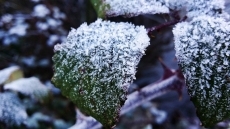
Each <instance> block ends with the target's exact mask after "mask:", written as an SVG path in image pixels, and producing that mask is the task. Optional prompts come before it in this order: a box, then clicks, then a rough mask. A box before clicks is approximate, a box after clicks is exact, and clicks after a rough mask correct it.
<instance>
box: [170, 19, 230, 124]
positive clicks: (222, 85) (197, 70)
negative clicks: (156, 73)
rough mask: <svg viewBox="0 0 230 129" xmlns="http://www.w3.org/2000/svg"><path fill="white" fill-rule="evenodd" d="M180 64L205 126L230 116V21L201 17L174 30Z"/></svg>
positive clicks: (183, 23)
mask: <svg viewBox="0 0 230 129" xmlns="http://www.w3.org/2000/svg"><path fill="white" fill-rule="evenodd" d="M173 33H174V36H175V50H176V56H177V58H178V63H179V65H180V67H181V68H182V71H183V73H184V76H185V79H186V84H187V86H188V90H189V94H190V96H191V99H192V101H193V102H194V104H195V106H196V107H197V114H198V116H199V117H200V120H201V121H202V123H203V124H204V125H205V126H210V125H213V124H215V123H217V122H219V121H222V120H224V119H226V118H229V116H230V113H229V111H230V106H229V105H230V95H229V92H230V81H229V78H230V68H229V63H230V55H229V53H230V42H229V40H230V23H228V22H226V21H225V20H224V19H222V18H214V17H210V16H199V17H197V18H194V19H193V20H192V21H191V22H190V23H188V22H182V23H179V24H178V25H177V26H176V27H175V28H174V30H173Z"/></svg>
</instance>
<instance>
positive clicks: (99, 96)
mask: <svg viewBox="0 0 230 129" xmlns="http://www.w3.org/2000/svg"><path fill="white" fill-rule="evenodd" d="M148 45H149V37H148V35H147V31H146V30H145V28H144V27H143V26H134V25H133V24H129V23H114V22H109V21H102V20H101V19H99V20H97V21H96V22H94V23H92V24H90V25H87V24H83V25H81V26H80V27H79V28H78V29H77V30H76V29H72V30H71V31H70V33H69V35H68V37H67V41H66V42H65V43H63V44H58V45H55V48H54V50H55V55H54V57H53V60H54V62H55V65H54V70H55V74H54V77H53V79H52V81H53V82H54V83H55V85H56V86H57V87H59V88H61V91H62V93H63V94H64V95H66V96H68V97H69V98H70V99H71V100H73V101H74V102H75V103H76V104H77V106H78V108H80V109H81V110H83V111H84V112H87V113H88V114H89V115H92V116H93V117H95V119H97V120H98V121H100V122H101V123H102V124H104V126H112V125H113V124H114V121H115V120H116V117H117V116H118V113H119V110H120V107H121V106H122V105H123V103H124V101H125V99H126V97H125V96H126V92H127V86H128V85H129V84H130V83H131V82H132V81H133V79H134V78H135V73H136V66H137V64H138V62H139V60H140V58H141V57H142V55H143V54H144V50H145V48H146V47H147V46H148ZM111 118H112V120H111Z"/></svg>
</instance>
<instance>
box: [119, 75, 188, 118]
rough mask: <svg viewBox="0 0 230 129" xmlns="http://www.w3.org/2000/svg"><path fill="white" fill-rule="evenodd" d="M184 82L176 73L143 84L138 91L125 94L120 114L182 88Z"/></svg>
mask: <svg viewBox="0 0 230 129" xmlns="http://www.w3.org/2000/svg"><path fill="white" fill-rule="evenodd" d="M183 85H184V83H183V80H181V79H180V78H179V77H178V76H177V74H175V75H173V76H171V77H169V78H167V79H165V80H162V81H160V82H158V83H153V84H150V85H148V86H145V87H144V88H142V89H141V90H139V91H135V92H133V93H131V94H129V95H128V96H127V100H126V101H125V104H124V106H123V107H122V108H121V112H120V115H123V114H125V113H127V112H129V111H130V110H132V109H134V108H136V107H138V106H140V105H141V104H143V103H144V102H147V101H149V100H151V99H154V98H156V97H158V96H161V95H163V94H165V93H167V92H169V91H172V90H175V89H176V90H178V89H179V90H180V89H182V87H183Z"/></svg>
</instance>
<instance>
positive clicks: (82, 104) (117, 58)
mask: <svg viewBox="0 0 230 129" xmlns="http://www.w3.org/2000/svg"><path fill="white" fill-rule="evenodd" d="M92 1H93V2H94V4H93V5H94V6H95V7H96V9H97V11H98V12H99V14H103V15H105V16H104V17H112V16H120V15H122V16H125V17H127V16H128V17H132V16H137V15H141V14H158V13H169V14H170V16H172V17H173V18H174V19H175V21H173V22H169V23H164V24H162V25H160V26H157V27H153V28H151V29H146V30H147V31H155V30H158V29H159V28H160V27H165V26H169V25H173V24H177V23H178V25H176V27H175V28H174V29H173V34H174V39H175V50H176V56H177V58H178V64H179V66H180V67H181V69H182V72H183V74H184V76H185V80H186V84H187V86H188V90H189V94H190V95H191V97H192V101H193V102H194V104H195V106H196V107H197V113H198V116H199V117H200V120H201V122H202V124H203V125H204V126H213V125H214V124H215V123H217V122H219V121H222V120H224V119H226V118H229V116H230V115H229V113H228V112H229V111H230V109H229V106H228V105H229V101H228V100H229V99H230V98H229V93H228V92H229V90H230V88H229V85H230V81H229V78H230V71H229V62H230V58H229V55H230V48H229V30H230V24H229V23H228V22H227V20H226V19H227V18H228V17H229V16H228V14H227V13H226V12H224V1H223V0H199V1H198V0H191V1H186V0H178V1H176V0H152V1H151V0H127V1H122V0H92ZM98 4H99V5H98ZM175 12H176V13H175ZM174 14H176V15H174ZM181 21H183V22H181ZM146 30H145V29H144V28H143V27H140V26H134V25H131V24H128V23H113V22H109V21H102V20H100V19H99V20H97V21H96V22H94V23H91V24H90V25H89V26H87V25H86V24H83V25H81V26H80V27H79V28H78V29H77V30H75V29H72V31H71V32H70V33H69V35H68V37H67V41H66V42H65V43H63V44H58V45H56V46H55V48H54V50H55V55H54V57H53V60H54V62H55V65H54V70H55V74H54V77H53V82H54V83H55V85H56V86H57V87H59V88H60V89H61V90H62V93H63V94H64V95H65V96H67V97H69V98H70V99H71V100H72V101H74V103H75V104H76V105H77V107H78V108H79V109H80V110H81V111H82V112H85V113H87V114H89V115H91V116H93V117H94V118H95V119H96V120H98V121H99V122H101V123H102V124H103V125H104V126H105V127H112V126H113V125H114V124H115V121H116V119H117V117H118V116H119V115H118V113H119V111H120V107H121V106H122V105H123V103H124V101H125V97H126V91H127V90H126V89H127V85H128V84H130V83H131V82H132V80H133V79H134V74H135V67H136V65H137V64H138V62H139V60H140V58H141V56H142V55H143V52H144V49H145V48H146V47H147V45H148V44H149V43H148V42H149V39H148V38H147V32H146ZM179 77H180V75H179V74H178V72H175V73H172V74H171V75H170V76H167V78H168V79H169V80H168V81H169V82H170V83H174V82H176V83H177V84H178V85H179V86H181V85H182V82H180V81H175V80H179V79H178V78H179ZM163 82H164V81H162V80H161V81H160V82H159V85H160V86H158V87H155V88H152V87H151V88H149V90H150V91H149V92H148V90H146V89H145V88H143V89H142V90H140V91H136V92H134V93H133V94H131V95H129V96H131V97H128V99H129V100H127V101H126V104H127V103H128V104H127V105H129V103H131V105H135V104H137V105H139V104H140V103H142V102H141V101H142V99H140V101H139V100H138V99H137V98H138V97H142V95H143V94H144V99H143V101H144V100H150V99H151V98H152V96H151V97H149V96H148V93H154V94H157V93H159V92H160V91H164V90H162V89H165V87H167V88H169V83H167V81H165V82H164V83H163ZM165 83H166V84H165ZM175 85H176V84H175ZM124 86H125V88H124ZM163 87H164V88H163ZM173 88H175V87H173ZM159 89H160V90H159ZM154 91H156V92H154ZM135 94H136V95H135ZM145 94H147V95H145ZM138 95H139V96H138ZM133 102H134V103H135V104H133ZM127 105H124V108H121V114H122V111H124V110H125V109H126V107H128V108H129V106H127ZM134 107H135V106H134ZM124 112H126V111H124ZM105 114H106V115H105ZM85 127H86V126H85Z"/></svg>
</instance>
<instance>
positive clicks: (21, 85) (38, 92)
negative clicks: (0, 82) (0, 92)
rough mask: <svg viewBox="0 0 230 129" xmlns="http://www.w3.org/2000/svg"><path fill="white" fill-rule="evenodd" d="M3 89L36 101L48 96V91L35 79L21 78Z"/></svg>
mask: <svg viewBox="0 0 230 129" xmlns="http://www.w3.org/2000/svg"><path fill="white" fill-rule="evenodd" d="M4 89H8V90H14V91H18V92H20V93H22V94H25V95H30V96H31V97H35V98H37V99H42V98H43V97H46V96H48V94H49V89H48V87H46V86H45V85H43V84H42V83H41V82H40V81H39V80H38V79H37V78H35V77H31V78H21V79H18V80H16V81H13V82H11V83H8V84H6V85H5V86H4Z"/></svg>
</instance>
